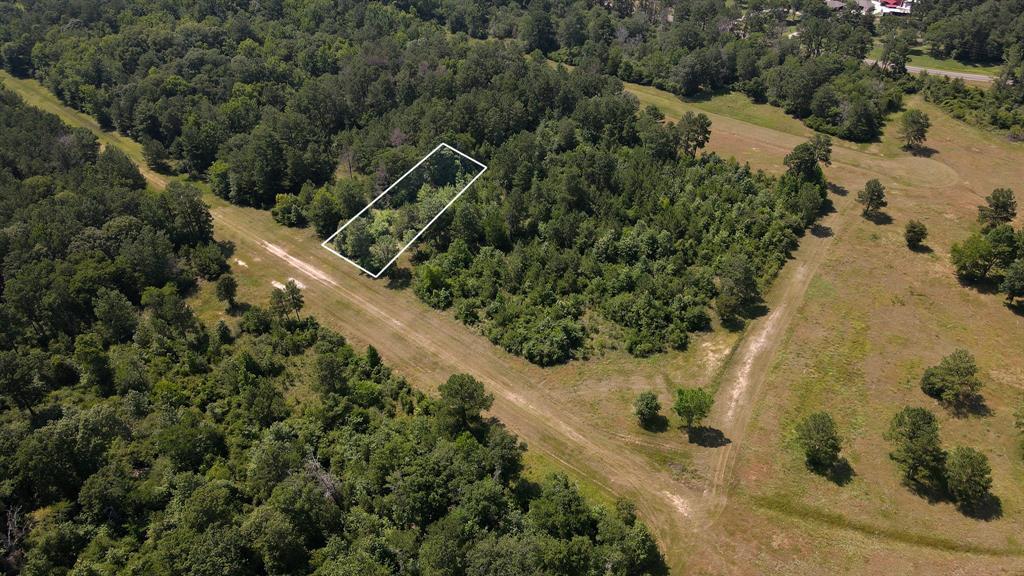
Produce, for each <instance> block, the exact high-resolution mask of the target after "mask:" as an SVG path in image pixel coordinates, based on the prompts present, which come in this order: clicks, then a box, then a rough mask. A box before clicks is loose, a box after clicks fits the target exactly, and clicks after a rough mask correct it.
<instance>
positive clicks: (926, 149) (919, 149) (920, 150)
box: [907, 146, 939, 158]
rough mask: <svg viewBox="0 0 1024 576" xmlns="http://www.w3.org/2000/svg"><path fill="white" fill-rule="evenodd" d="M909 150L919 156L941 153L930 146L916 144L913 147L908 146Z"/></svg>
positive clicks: (925, 156) (928, 156) (911, 153)
mask: <svg viewBox="0 0 1024 576" xmlns="http://www.w3.org/2000/svg"><path fill="white" fill-rule="evenodd" d="M907 152H910V155H911V156H916V157H918V158H931V157H932V156H934V155H936V154H938V153H939V151H938V150H936V149H935V148H932V147H930V146H914V147H913V148H908V149H907Z"/></svg>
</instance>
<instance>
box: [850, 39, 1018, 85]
mask: <svg viewBox="0 0 1024 576" xmlns="http://www.w3.org/2000/svg"><path fill="white" fill-rule="evenodd" d="M881 57H882V43H881V42H880V41H878V40H876V41H875V45H874V47H873V48H872V49H871V52H869V53H868V58H871V59H872V60H878V59H879V58H881ZM907 65H909V66H918V67H921V68H934V69H935V70H947V71H949V72H968V73H971V74H987V75H989V76H993V77H994V76H999V74H1000V72H1002V66H1000V65H993V64H976V63H974V62H961V61H960V60H954V59H952V58H936V57H934V56H932V55H931V54H929V53H928V46H918V47H915V48H911V49H910V59H909V60H908V61H907Z"/></svg>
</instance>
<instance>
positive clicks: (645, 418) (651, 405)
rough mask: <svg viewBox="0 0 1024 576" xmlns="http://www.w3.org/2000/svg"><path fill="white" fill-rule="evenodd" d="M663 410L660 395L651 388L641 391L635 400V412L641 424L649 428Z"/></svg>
mask: <svg viewBox="0 0 1024 576" xmlns="http://www.w3.org/2000/svg"><path fill="white" fill-rule="evenodd" d="M660 411H661V403H660V402H658V395H657V394H655V393H654V392H651V391H649V390H647V391H644V392H641V393H640V394H639V395H638V396H637V397H636V400H634V401H633V413H634V414H636V419H637V420H639V421H640V426H642V427H644V428H649V427H650V426H651V425H652V424H654V422H655V421H656V420H657V418H658V416H659V414H658V413H659V412H660Z"/></svg>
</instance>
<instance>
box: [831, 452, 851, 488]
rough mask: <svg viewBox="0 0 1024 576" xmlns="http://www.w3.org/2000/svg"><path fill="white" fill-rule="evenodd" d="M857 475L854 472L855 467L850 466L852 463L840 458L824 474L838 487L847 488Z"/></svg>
mask: <svg viewBox="0 0 1024 576" xmlns="http://www.w3.org/2000/svg"><path fill="white" fill-rule="evenodd" d="M856 475H857V473H856V472H854V471H853V466H850V461H849V460H847V459H846V458H840V459H839V460H838V461H837V462H836V463H835V464H833V465H832V467H831V468H829V469H828V470H826V471H825V474H824V476H825V477H826V478H828V479H829V480H831V481H832V483H833V484H835V485H836V486H846V485H847V484H849V483H850V482H852V481H853V477H854V476H856Z"/></svg>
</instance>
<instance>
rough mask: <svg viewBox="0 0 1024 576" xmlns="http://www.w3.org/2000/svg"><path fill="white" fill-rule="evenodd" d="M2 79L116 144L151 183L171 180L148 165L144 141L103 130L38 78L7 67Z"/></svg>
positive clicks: (35, 102)
mask: <svg viewBox="0 0 1024 576" xmlns="http://www.w3.org/2000/svg"><path fill="white" fill-rule="evenodd" d="M0 82H2V83H3V85H4V86H5V87H6V88H7V89H9V90H12V91H13V92H15V93H17V94H18V95H19V96H21V98H22V99H23V100H24V101H25V103H26V104H29V105H30V106H34V107H36V108H38V109H40V110H43V111H44V112H49V113H50V114H53V115H55V116H57V117H58V118H60V119H61V120H63V121H64V123H65V124H67V125H68V126H72V127H74V128H85V129H86V130H89V131H90V132H92V133H93V134H94V135H95V136H96V139H97V140H98V141H99V143H100V145H101V146H116V147H117V148H119V149H120V150H121V151H122V152H124V153H125V154H127V155H128V157H129V158H131V159H132V161H133V162H135V164H137V165H138V167H139V171H140V172H142V175H143V176H145V177H146V180H147V181H149V183H150V184H152V185H154V186H156V187H160V188H162V187H163V186H166V185H167V183H168V182H169V181H170V179H171V178H170V177H168V176H164V175H162V174H157V173H156V172H154V171H153V170H151V169H149V168H148V167H147V166H146V160H145V158H144V157H143V154H142V145H141V144H139V143H138V142H136V141H135V140H132V139H131V138H129V137H127V136H125V135H123V134H120V133H118V132H107V131H104V130H103V129H102V128H101V127H100V125H99V123H98V122H96V119H95V118H93V117H92V116H89V115H88V114H86V113H84V112H79V111H77V110H73V109H72V108H70V107H68V106H65V105H64V104H63V103H62V102H61V101H60V99H58V98H57V96H56V95H54V94H53V93H52V92H50V91H49V90H47V89H46V87H45V86H43V85H42V84H40V83H39V82H37V81H36V80H33V79H31V78H15V77H14V76H11V75H10V74H9V73H7V72H6V71H4V70H0Z"/></svg>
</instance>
